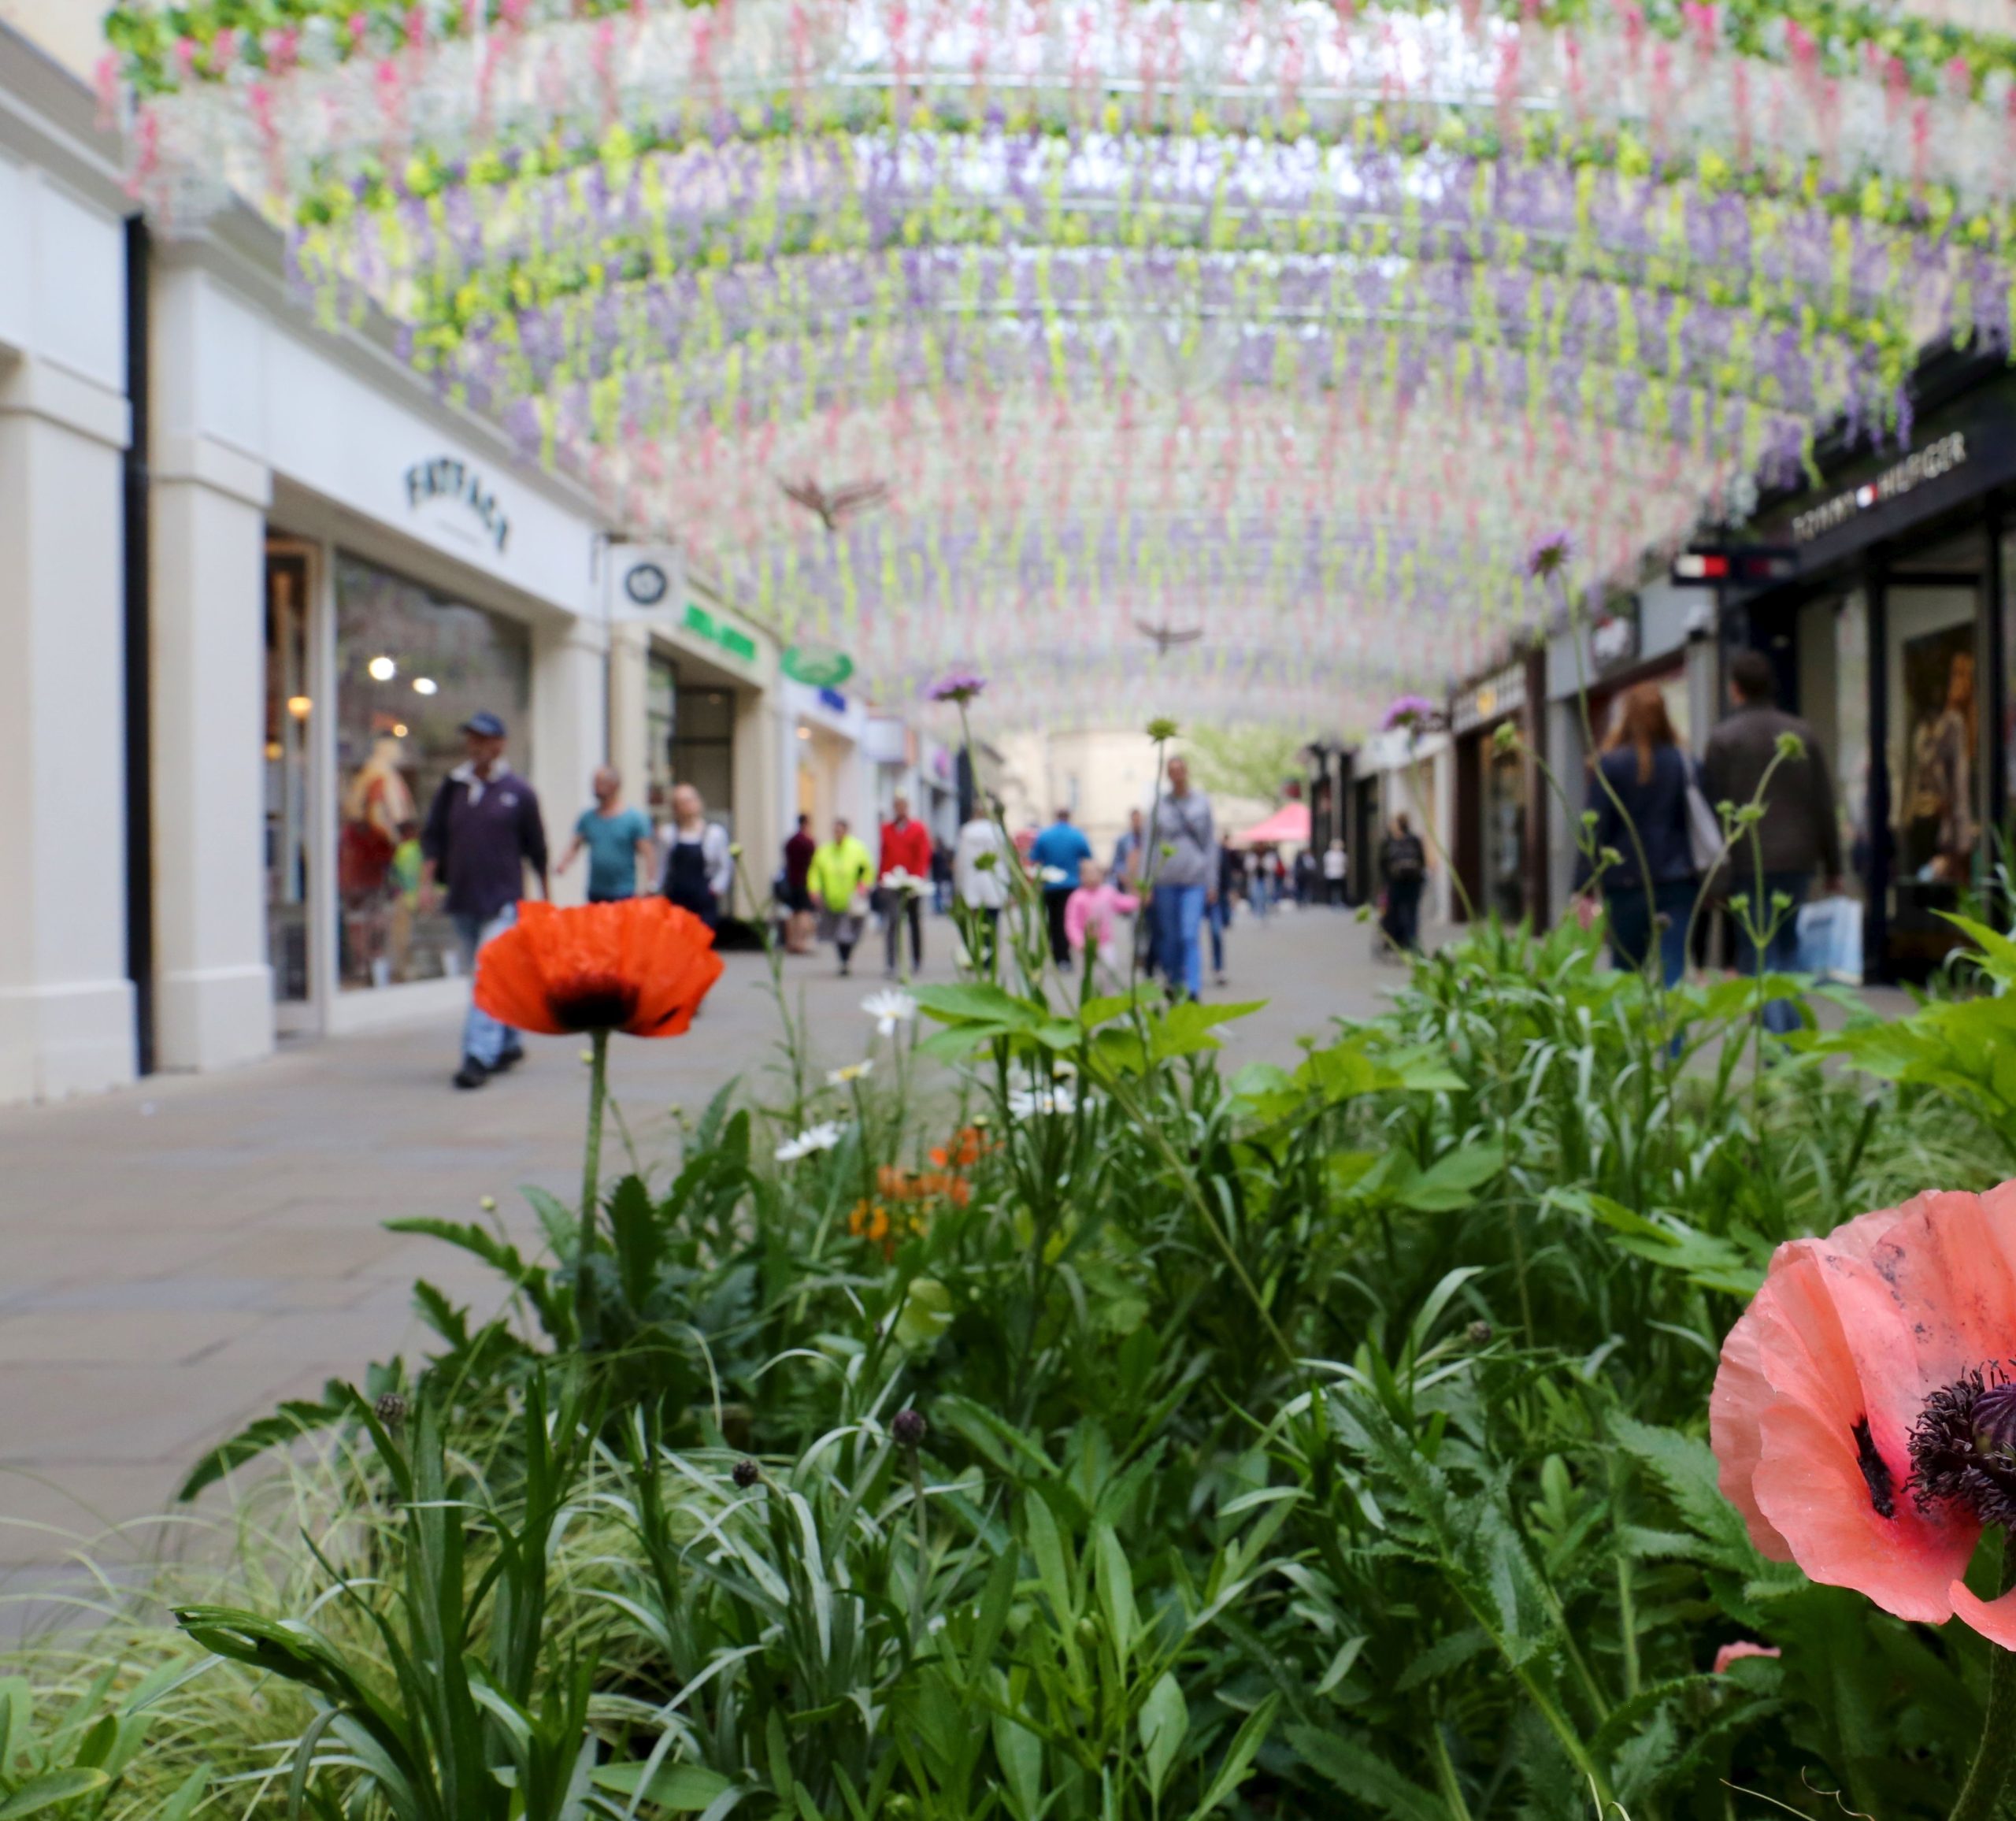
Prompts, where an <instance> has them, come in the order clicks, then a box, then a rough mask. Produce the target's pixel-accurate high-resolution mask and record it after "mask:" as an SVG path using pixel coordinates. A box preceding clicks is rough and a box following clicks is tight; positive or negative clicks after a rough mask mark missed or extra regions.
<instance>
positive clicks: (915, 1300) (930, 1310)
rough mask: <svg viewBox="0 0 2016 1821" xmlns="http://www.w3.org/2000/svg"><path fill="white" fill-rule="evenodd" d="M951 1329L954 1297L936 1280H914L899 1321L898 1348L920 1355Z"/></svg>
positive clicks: (908, 1290)
mask: <svg viewBox="0 0 2016 1821" xmlns="http://www.w3.org/2000/svg"><path fill="white" fill-rule="evenodd" d="M951 1325H952V1293H951V1291H950V1290H948V1289H946V1287H945V1286H944V1285H943V1284H941V1283H940V1282H939V1281H938V1280H937V1279H936V1278H911V1279H910V1288H909V1289H907V1290H906V1292H905V1293H904V1294H903V1306H902V1311H901V1312H900V1313H899V1315H897V1317H896V1326H895V1337H896V1344H898V1345H899V1346H900V1347H902V1348H903V1349H904V1350H905V1352H912V1353H914V1352H919V1351H921V1350H922V1349H923V1348H927V1347H931V1346H934V1345H936V1344H937V1341H938V1337H939V1335H941V1334H943V1333H944V1332H945V1330H947V1328H949V1327H950V1326H951Z"/></svg>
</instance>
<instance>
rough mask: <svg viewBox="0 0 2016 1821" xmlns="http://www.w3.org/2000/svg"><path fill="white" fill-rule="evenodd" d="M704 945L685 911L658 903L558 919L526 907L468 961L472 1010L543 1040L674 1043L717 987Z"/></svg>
mask: <svg viewBox="0 0 2016 1821" xmlns="http://www.w3.org/2000/svg"><path fill="white" fill-rule="evenodd" d="M713 942H714V933H713V931H712V930H711V929H709V928H708V927H707V926H706V924H704V923H702V922H701V921H700V919H699V918H697V917H695V915H694V914H692V912H691V911H690V910H680V909H679V908H678V907H676V905H673V904H671V903H668V902H667V901H666V900H665V899H663V898H659V897H655V896H654V897H650V898H626V899H622V900H621V902H620V903H613V904H580V905H576V906H573V907H569V908H568V909H566V910H561V909H560V908H558V907H557V906H554V905H551V904H545V903H538V902H536V901H532V902H528V903H523V904H521V905H520V906H519V907H518V920H517V922H516V923H514V924H513V925H512V926H511V927H510V929H507V930H506V931H505V932H504V933H503V934H502V935H501V936H498V937H497V938H496V939H495V940H493V941H491V942H487V943H486V944H484V946H483V948H481V949H480V950H479V951H477V954H476V1003H477V1004H478V1005H480V1007H482V1008H483V1009H484V1011H487V1012H488V1013H489V1014H490V1015H491V1017H492V1018H498V1019H500V1020H501V1021H502V1022H504V1023H506V1024H507V1025H515V1026H516V1027H517V1029H520V1030H527V1031H543V1032H545V1033H547V1035H548V1036H550V1037H561V1036H565V1035H566V1034H568V1033H572V1032H578V1031H595V1030H617V1031H628V1033H630V1035H631V1036H632V1037H677V1036H678V1035H679V1034H680V1032H682V1031H683V1030H684V1029H686V1027H687V1025H690V1024H691V1022H693V1014H694V1013H695V1011H698V1010H699V1004H700V1001H701V1000H703V999H705V998H706V996H707V989H708V988H710V987H711V986H712V985H713V984H714V982H715V981H717V980H718V979H720V977H721V957H720V956H719V955H717V954H715V953H714V951H713Z"/></svg>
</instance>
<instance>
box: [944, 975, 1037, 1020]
mask: <svg viewBox="0 0 2016 1821" xmlns="http://www.w3.org/2000/svg"><path fill="white" fill-rule="evenodd" d="M910 995H911V996H912V997H913V999H915V1000H916V1001H917V1007H918V1009H919V1010H920V1011H925V1012H928V1013H929V1014H931V1016H932V1017H933V1018H937V1019H939V1020H940V1021H941V1022H945V1023H947V1024H991V1025H1000V1026H1002V1028H1003V1029H1008V1030H1020V1029H1026V1028H1027V1027H1028V1026H1029V1025H1036V1024H1040V1023H1041V1022H1043V1018H1044V1017H1045V1015H1046V1014H1045V1013H1044V1011H1043V1007H1041V1006H1040V1005H1036V1004H1033V1003H1031V1002H1030V1001H1029V1000H1025V999H1017V998H1016V997H1015V996H1014V994H1013V993H1010V992H1003V991H1002V989H1001V988H999V987H998V986H995V985H990V984H989V983H988V982H986V981H960V982H955V983H954V984H951V985H943V986H913V987H912V988H910Z"/></svg>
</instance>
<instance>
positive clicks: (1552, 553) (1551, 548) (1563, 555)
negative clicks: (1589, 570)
mask: <svg viewBox="0 0 2016 1821" xmlns="http://www.w3.org/2000/svg"><path fill="white" fill-rule="evenodd" d="M1573 554H1575V541H1574V540H1573V538H1571V537H1570V536H1569V535H1568V533H1567V532H1565V531H1550V532H1547V534H1546V536H1544V537H1540V538H1537V539H1536V540H1534V543H1533V547H1532V549H1531V550H1529V551H1527V552H1526V573H1527V574H1528V575H1529V576H1532V577H1536V578H1537V579H1539V580H1546V579H1547V577H1550V576H1558V575H1559V574H1560V573H1562V570H1563V569H1566V568H1567V567H1568V559H1569V558H1570V557H1571V556H1573Z"/></svg>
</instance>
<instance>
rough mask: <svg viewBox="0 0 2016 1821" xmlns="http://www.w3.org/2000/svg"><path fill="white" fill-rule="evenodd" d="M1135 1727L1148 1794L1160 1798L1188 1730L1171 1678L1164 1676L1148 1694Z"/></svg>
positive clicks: (1184, 1707) (1186, 1711)
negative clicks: (1139, 1738) (1144, 1769)
mask: <svg viewBox="0 0 2016 1821" xmlns="http://www.w3.org/2000/svg"><path fill="white" fill-rule="evenodd" d="M1135 1726H1136V1730H1138V1731H1139V1733H1140V1737H1141V1755H1142V1757H1143V1759H1144V1760H1146V1764H1147V1773H1148V1793H1149V1794H1150V1795H1151V1796H1153V1797H1157V1798H1158V1799H1159V1798H1160V1797H1161V1795H1162V1785H1163V1784H1164V1783H1166V1782H1168V1781H1169V1767H1170V1766H1171V1765H1172V1764H1174V1763H1175V1762H1176V1754H1177V1752H1179V1751H1180V1749H1182V1746H1183V1741H1184V1737H1185V1735H1187V1734H1188V1732H1189V1730H1190V1708H1189V1704H1188V1703H1187V1702H1186V1701H1185V1700H1184V1698H1183V1689H1182V1688H1181V1687H1180V1686H1179V1685H1178V1683H1177V1679H1176V1678H1175V1677H1174V1676H1173V1675H1168V1674H1167V1673H1165V1674H1164V1675H1162V1678H1161V1679H1160V1680H1159V1681H1158V1682H1156V1684H1155V1686H1154V1687H1153V1688H1151V1689H1149V1690H1148V1698H1147V1700H1145V1701H1143V1703H1142V1704H1141V1711H1140V1714H1139V1715H1136V1719H1135Z"/></svg>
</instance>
